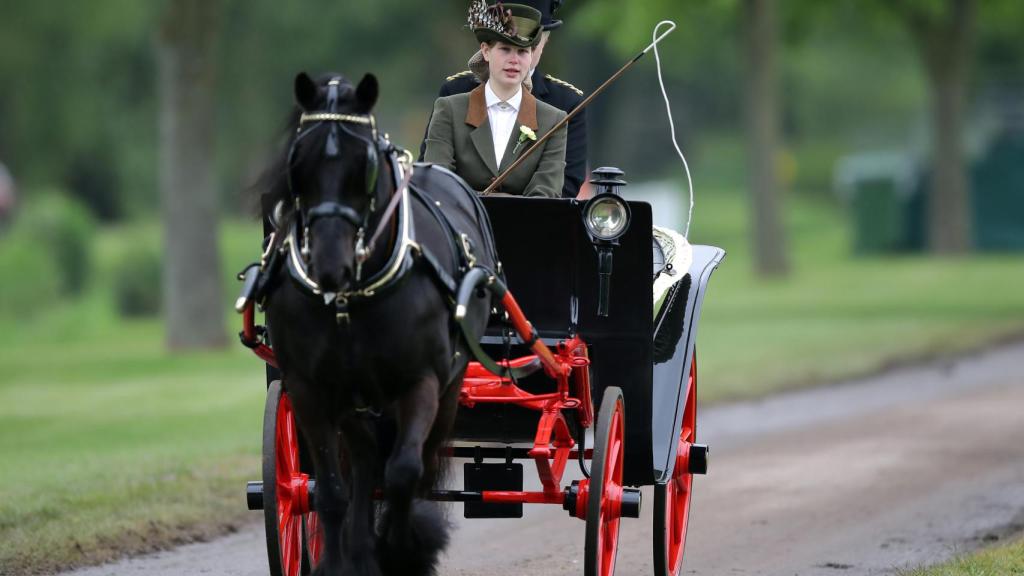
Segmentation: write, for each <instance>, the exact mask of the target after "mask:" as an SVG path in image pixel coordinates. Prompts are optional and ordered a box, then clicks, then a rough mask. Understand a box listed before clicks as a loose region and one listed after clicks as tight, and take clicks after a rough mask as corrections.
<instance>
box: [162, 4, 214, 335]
mask: <svg viewBox="0 0 1024 576" xmlns="http://www.w3.org/2000/svg"><path fill="white" fill-rule="evenodd" d="M165 10H166V11H165V13H164V14H163V19H162V21H161V28H160V35H159V41H158V67H159V87H160V198H161V211H162V219H163V230H164V275H163V278H164V280H163V297H164V311H165V313H166V317H167V324H166V325H167V333H166V335H167V343H168V346H169V347H170V348H172V349H184V348H208V347H214V346H223V345H225V344H226V343H227V339H226V333H225V327H224V310H225V308H224V292H223V289H222V280H221V266H220V250H219V247H218V234H217V224H218V211H219V206H218V204H219V203H218V195H217V191H216V188H215V186H214V173H213V159H212V157H213V143H214V135H215V131H214V122H213V120H214V118H213V117H214V84H215V82H214V80H215V76H216V73H215V69H214V54H213V48H214V45H215V43H216V32H217V27H218V22H217V13H218V2H214V1H211V0H168V2H167V5H166V8H165Z"/></svg>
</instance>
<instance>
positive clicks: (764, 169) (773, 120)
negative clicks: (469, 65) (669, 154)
mask: <svg viewBox="0 0 1024 576" xmlns="http://www.w3.org/2000/svg"><path fill="white" fill-rule="evenodd" d="M742 17H743V23H744V26H743V35H744V45H745V47H746V65H747V71H746V80H747V89H746V95H745V99H746V112H747V115H746V117H747V156H748V161H747V165H748V166H749V169H748V170H749V172H748V174H747V177H748V178H749V179H750V185H749V186H750V188H749V189H750V197H751V219H752V223H753V233H752V235H751V241H752V243H753V246H752V247H751V248H752V250H751V253H752V254H753V255H754V269H755V270H756V271H757V273H758V274H760V275H762V276H779V275H783V274H785V273H786V272H787V271H788V269H789V264H788V259H787V257H786V238H785V227H784V226H783V223H782V212H783V209H782V197H781V189H780V186H779V177H778V173H777V164H778V158H779V116H780V114H779V105H778V90H779V78H778V68H777V66H776V58H775V53H776V35H777V33H776V31H777V26H778V24H777V15H776V5H775V0H744V2H743V16H742Z"/></svg>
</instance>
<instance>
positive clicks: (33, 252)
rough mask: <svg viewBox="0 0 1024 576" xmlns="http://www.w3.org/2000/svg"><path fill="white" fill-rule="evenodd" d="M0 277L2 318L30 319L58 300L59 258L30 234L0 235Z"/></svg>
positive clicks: (0, 312) (11, 233)
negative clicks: (41, 248)
mask: <svg viewBox="0 0 1024 576" xmlns="http://www.w3.org/2000/svg"><path fill="white" fill-rule="evenodd" d="M0 278H2V280H0V318H6V319H14V320H22V321H24V320H28V319H29V318H31V317H32V316H33V315H35V314H36V313H38V312H39V311H40V310H43V309H44V308H46V307H48V306H52V305H53V304H55V303H56V302H57V301H58V295H59V293H60V277H59V275H58V273H57V265H56V262H55V260H54V259H52V258H48V257H47V255H46V254H44V253H42V252H41V250H40V248H39V245H38V244H37V243H36V242H35V241H34V240H33V239H32V238H31V237H30V236H29V235H27V234H22V233H20V232H10V233H8V234H5V235H2V236H0Z"/></svg>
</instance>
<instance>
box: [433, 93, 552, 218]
mask: <svg viewBox="0 0 1024 576" xmlns="http://www.w3.org/2000/svg"><path fill="white" fill-rule="evenodd" d="M564 117H565V112H563V111H561V110H559V109H557V108H555V107H553V106H550V105H548V104H545V103H544V102H541V101H539V100H537V98H535V97H534V96H533V95H532V94H530V93H529V92H526V91H524V92H523V99H522V102H521V103H520V105H519V115H518V117H517V118H516V125H515V128H513V129H512V134H511V136H510V137H509V142H508V145H507V146H506V147H505V155H504V156H503V157H502V158H501V166H495V165H494V138H493V136H491V126H490V122H488V120H487V105H486V103H485V99H484V85H483V84H481V85H480V86H478V87H477V88H476V89H475V90H473V91H472V92H469V93H468V94H455V95H453V96H445V97H442V98H438V99H437V101H436V102H434V113H433V115H432V116H431V118H430V126H429V127H428V128H427V142H426V144H427V148H426V151H425V152H424V154H423V160H424V161H425V162H433V163H435V164H440V165H442V166H444V167H446V168H448V169H449V170H452V171H453V172H455V173H456V174H458V175H459V176H461V177H462V178H463V179H464V180H465V181H466V182H467V183H469V185H470V187H472V188H473V189H474V190H476V191H477V192H480V191H482V190H484V189H485V188H487V186H489V185H490V184H491V182H493V181H494V179H495V178H496V177H497V176H498V174H501V172H502V171H504V170H505V169H506V168H508V167H509V166H510V165H511V164H512V163H513V162H514V161H515V160H516V158H517V157H518V156H520V155H521V154H523V152H524V151H526V149H527V148H529V146H530V145H532V144H533V141H532V140H526V141H525V142H523V143H522V144H521V145H519V146H518V150H516V148H517V145H518V144H519V138H520V134H521V132H520V126H527V127H529V128H531V129H532V130H533V131H534V133H535V134H536V136H537V138H538V139H539V138H540V137H542V136H543V135H544V134H546V133H547V132H548V131H549V130H551V128H552V127H554V125H555V124H557V123H558V122H559V121H560V120H561V119H562V118H564ZM565 135H566V130H565V127H562V128H561V129H559V130H558V132H556V133H555V134H554V135H552V136H551V138H549V139H548V140H547V141H546V142H544V144H543V145H542V146H543V149H541V150H537V151H534V152H532V153H531V154H530V156H529V158H527V159H526V161H524V162H523V163H522V164H520V165H519V167H518V168H516V169H515V170H514V171H513V172H512V173H511V174H509V176H508V178H506V179H505V181H504V182H502V184H501V187H500V188H499V189H497V190H495V192H500V193H504V194H514V195H517V196H518V195H525V196H546V197H548V198H561V197H562V180H563V178H564V177H565Z"/></svg>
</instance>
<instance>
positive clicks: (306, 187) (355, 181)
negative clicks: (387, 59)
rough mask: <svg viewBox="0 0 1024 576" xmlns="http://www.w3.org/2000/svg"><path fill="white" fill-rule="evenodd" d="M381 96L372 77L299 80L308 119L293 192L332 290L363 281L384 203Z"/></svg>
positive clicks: (297, 141) (310, 253) (315, 275)
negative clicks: (362, 257)
mask: <svg viewBox="0 0 1024 576" xmlns="http://www.w3.org/2000/svg"><path fill="white" fill-rule="evenodd" d="M377 92H378V86H377V79H376V78H375V77H374V76H373V75H371V74H367V75H366V76H364V77H363V79H362V80H361V81H360V82H359V85H358V86H353V85H352V83H351V82H349V81H348V80H346V79H345V78H344V77H342V76H331V77H327V78H325V79H322V81H320V82H317V81H314V80H313V79H312V78H310V77H309V76H308V75H306V74H305V73H301V74H299V75H298V76H296V78H295V99H296V102H297V103H298V105H299V108H300V109H301V111H302V115H301V117H300V120H299V124H298V128H297V130H296V133H295V136H294V137H293V139H292V143H291V146H290V149H289V152H288V168H287V169H288V170H289V173H288V178H289V187H290V188H291V193H292V195H293V197H294V198H295V200H296V202H295V205H296V207H297V209H298V213H299V214H298V215H299V217H300V218H301V222H302V223H303V243H304V246H303V257H304V258H306V259H308V264H309V268H310V274H311V276H312V279H313V280H314V281H315V282H316V283H317V284H319V285H320V287H321V288H323V289H324V291H326V292H337V291H340V290H344V289H346V288H347V287H348V286H350V285H351V284H352V283H353V281H354V280H355V275H356V272H355V271H356V260H357V252H358V251H359V250H361V249H362V245H363V242H364V241H366V240H369V239H368V238H366V239H365V240H364V236H366V235H369V234H372V232H373V231H372V230H367V228H368V227H369V224H370V221H371V218H372V216H373V213H374V211H375V209H380V208H381V204H382V203H383V202H382V201H381V198H380V197H379V196H380V195H381V194H382V190H381V188H382V186H381V185H380V180H381V179H380V178H379V175H380V171H381V170H380V165H381V162H382V158H381V156H382V153H381V151H380V147H379V143H378V142H379V141H378V138H377V130H376V125H375V123H374V119H373V116H372V115H371V114H370V111H371V110H372V108H373V105H374V103H376V101H377ZM385 180H386V179H385Z"/></svg>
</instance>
